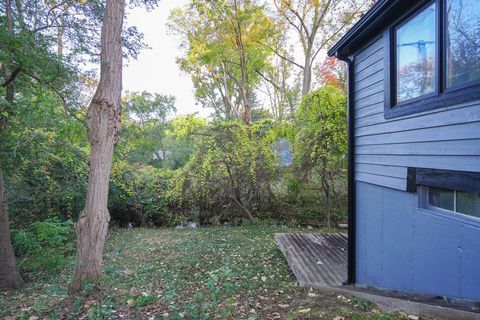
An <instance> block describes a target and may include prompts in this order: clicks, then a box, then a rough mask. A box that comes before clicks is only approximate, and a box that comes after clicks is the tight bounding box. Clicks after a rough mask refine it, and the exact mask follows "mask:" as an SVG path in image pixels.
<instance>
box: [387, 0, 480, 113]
mask: <svg viewBox="0 0 480 320" xmlns="http://www.w3.org/2000/svg"><path fill="white" fill-rule="evenodd" d="M385 35H386V36H385V38H386V40H387V41H388V46H387V48H388V47H389V48H390V54H389V55H388V56H389V57H390V59H391V60H390V61H386V64H385V65H390V66H391V68H385V73H386V74H385V85H386V87H385V90H386V99H385V117H386V118H390V117H394V116H401V115H406V114H411V113H415V112H420V111H425V110H430V109H435V108H439V107H444V106H448V105H453V104H459V103H463V102H467V101H470V100H474V99H480V0H430V1H422V4H421V5H420V6H418V7H417V9H415V10H414V11H413V12H410V13H408V14H407V15H406V17H404V18H401V19H400V21H398V22H396V23H394V24H393V25H392V26H391V28H389V29H388V32H386V33H385Z"/></svg>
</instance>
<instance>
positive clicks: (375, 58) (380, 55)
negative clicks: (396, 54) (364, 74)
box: [355, 48, 385, 73]
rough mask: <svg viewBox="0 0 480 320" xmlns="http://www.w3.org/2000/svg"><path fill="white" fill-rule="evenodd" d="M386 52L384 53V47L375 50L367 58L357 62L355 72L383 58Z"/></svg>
mask: <svg viewBox="0 0 480 320" xmlns="http://www.w3.org/2000/svg"><path fill="white" fill-rule="evenodd" d="M384 56H385V54H384V53H383V48H381V49H380V50H378V51H375V52H374V53H373V54H372V55H370V56H369V57H368V58H367V59H365V60H362V61H359V62H356V63H355V73H358V72H361V71H363V70H366V69H368V68H369V67H370V66H372V65H373V64H374V63H375V62H377V61H379V60H382V59H383V57H384Z"/></svg>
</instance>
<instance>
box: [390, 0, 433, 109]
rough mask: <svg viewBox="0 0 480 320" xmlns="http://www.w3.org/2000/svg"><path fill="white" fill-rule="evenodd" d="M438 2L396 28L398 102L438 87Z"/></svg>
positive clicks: (430, 91)
mask: <svg viewBox="0 0 480 320" xmlns="http://www.w3.org/2000/svg"><path fill="white" fill-rule="evenodd" d="M435 10H436V9H435V4H434V3H433V4H431V5H429V6H428V7H427V8H425V9H424V10H422V11H420V12H419V13H418V14H416V15H415V16H414V17H413V18H411V19H410V20H408V21H407V22H406V23H404V24H403V25H401V26H400V27H399V28H398V29H397V30H396V58H397V61H396V63H397V64H396V69H397V70H396V71H397V72H396V74H397V79H396V80H397V82H396V83H397V85H396V87H397V90H396V91H397V102H402V101H405V100H409V99H412V98H416V97H419V96H421V95H424V94H428V93H432V92H434V91H435V59H436V53H435V39H436V36H435V35H436V23H435V20H436V19H435Z"/></svg>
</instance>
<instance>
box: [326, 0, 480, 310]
mask: <svg viewBox="0 0 480 320" xmlns="http://www.w3.org/2000/svg"><path fill="white" fill-rule="evenodd" d="M329 55H330V56H336V57H337V58H339V59H341V60H344V61H346V62H347V63H348V66H349V72H348V73H349V159H350V162H349V171H350V173H349V179H350V181H349V195H350V200H349V202H350V203H349V207H350V208H349V209H350V210H349V211H350V212H349V227H350V229H349V258H348V261H349V268H348V282H349V283H354V284H357V285H365V286H373V287H377V288H384V289H393V290H399V291H405V292H414V293H422V294H428V295H435V296H445V297H450V298H458V299H465V300H473V301H480V196H479V193H480V1H479V0H429V1H420V0H379V1H378V2H377V3H376V4H375V5H374V6H373V8H372V9H371V10H370V11H369V12H367V13H366V14H365V15H364V16H363V17H362V19H361V20H360V21H359V22H358V23H357V24H356V25H355V26H353V28H352V29H351V30H349V31H348V32H347V34H346V35H345V36H344V37H343V38H342V39H341V40H340V41H339V42H338V43H337V44H336V45H335V46H334V47H333V48H332V49H331V50H330V51H329Z"/></svg>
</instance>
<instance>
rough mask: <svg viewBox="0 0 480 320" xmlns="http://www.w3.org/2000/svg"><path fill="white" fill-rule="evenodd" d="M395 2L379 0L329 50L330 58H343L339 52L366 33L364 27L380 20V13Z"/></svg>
mask: <svg viewBox="0 0 480 320" xmlns="http://www.w3.org/2000/svg"><path fill="white" fill-rule="evenodd" d="M393 2H396V1H391V0H379V1H378V2H377V3H375V4H374V5H373V7H372V8H370V10H368V11H367V13H365V14H364V15H363V17H361V18H360V20H358V21H357V23H355V24H354V25H353V27H352V28H350V30H348V31H347V33H346V34H345V35H344V36H343V37H342V38H340V40H339V41H338V42H337V43H336V44H335V45H334V46H333V47H332V48H331V49H330V50H328V52H327V54H328V56H329V57H332V56H341V54H339V52H340V51H341V50H343V49H344V48H345V47H346V46H347V45H348V44H349V43H350V42H351V41H352V40H353V39H355V38H357V37H358V36H359V35H360V34H361V33H362V32H364V28H363V27H364V26H365V25H366V24H368V23H370V22H371V21H373V20H375V19H376V18H378V17H379V16H380V13H381V12H382V11H383V10H384V9H385V8H386V7H387V6H388V5H390V4H391V3H393Z"/></svg>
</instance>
